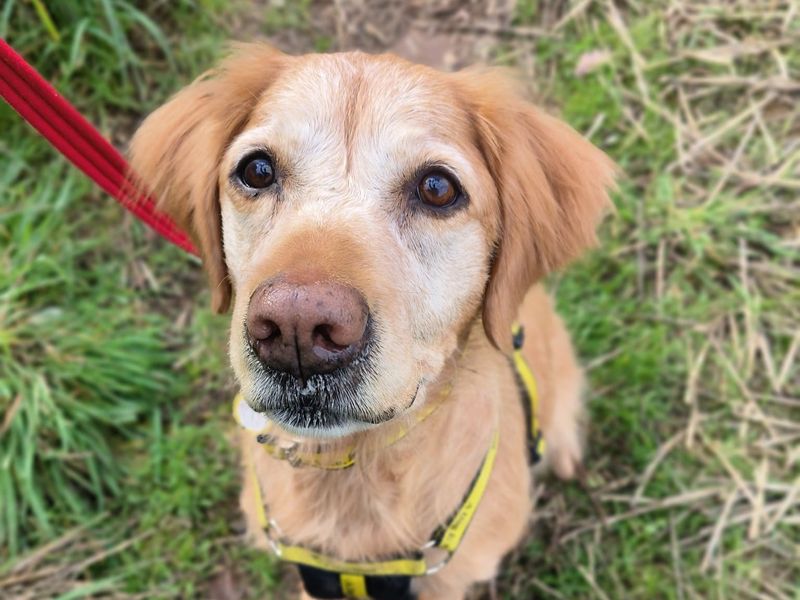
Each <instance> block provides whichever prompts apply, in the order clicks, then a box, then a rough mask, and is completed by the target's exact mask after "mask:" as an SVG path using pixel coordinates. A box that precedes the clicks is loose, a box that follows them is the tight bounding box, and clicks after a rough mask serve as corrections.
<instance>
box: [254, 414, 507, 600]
mask: <svg viewBox="0 0 800 600" xmlns="http://www.w3.org/2000/svg"><path fill="white" fill-rule="evenodd" d="M498 442H499V434H498V431H497V429H495V431H494V432H493V433H492V440H491V443H490V445H489V449H488V450H487V451H486V455H485V456H484V458H483V462H482V463H481V466H480V469H479V470H478V473H477V475H476V476H475V478H474V479H473V481H472V483H471V485H470V487H469V490H468V491H467V493H466V494H465V496H464V500H463V501H462V503H461V505H460V506H459V507H458V509H457V510H456V511H455V512H454V513H453V514H452V515H451V516H450V518H449V519H448V520H447V521H446V522H445V523H444V524H443V525H442V526H441V527H439V528H438V529H437V530H436V532H434V534H433V536H431V540H430V541H429V542H428V543H427V544H425V546H423V548H421V549H420V550H419V551H418V552H417V553H416V554H415V556H414V557H413V558H398V559H393V560H385V561H375V562H352V561H343V560H338V559H335V558H332V557H329V556H325V555H323V554H320V553H318V552H315V551H313V550H310V549H308V548H303V547H301V546H294V545H291V544H287V543H285V542H283V540H282V539H281V535H280V528H279V527H278V525H277V523H275V521H274V520H272V519H270V518H269V516H268V514H267V509H266V504H265V502H264V498H263V496H262V493H261V488H260V485H259V482H258V478H257V477H256V473H255V467H254V465H253V463H252V461H248V477H251V478H252V480H251V485H252V486H253V490H254V493H255V495H256V498H255V500H256V507H257V510H258V520H259V524H260V525H261V527H262V528H263V529H264V531H265V532H266V534H267V539H268V540H269V543H270V545H271V546H272V549H273V551H274V552H275V554H276V555H277V556H278V557H279V558H281V559H283V560H285V561H288V562H292V563H296V564H301V565H306V566H309V567H314V568H317V569H322V570H325V571H333V572H337V573H344V574H348V575H354V576H355V575H358V576H366V575H369V576H376V575H377V576H394V575H404V576H411V577H418V576H421V575H429V574H431V573H434V572H436V571H438V570H439V569H441V568H442V567H443V566H444V565H445V564H446V563H447V561H448V560H449V559H450V557H451V556H452V555H453V554H454V553H455V551H456V550H457V549H458V546H459V545H460V544H461V540H462V539H463V538H464V534H465V533H466V532H467V528H468V527H469V524H470V523H471V522H472V518H473V517H474V516H475V512H476V511H477V509H478V506H479V505H480V502H481V498H483V495H484V493H485V492H486V489H487V487H488V484H489V479H490V477H491V474H492V469H493V467H494V462H495V458H496V456H497V447H498ZM431 548H438V549H441V550H443V551H445V553H446V556H445V558H444V559H443V560H441V561H440V562H438V563H436V564H434V565H429V564H428V562H427V560H426V559H425V556H424V552H425V551H426V550H429V549H431ZM348 597H350V596H348Z"/></svg>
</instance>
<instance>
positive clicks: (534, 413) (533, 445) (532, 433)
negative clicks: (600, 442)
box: [512, 323, 546, 463]
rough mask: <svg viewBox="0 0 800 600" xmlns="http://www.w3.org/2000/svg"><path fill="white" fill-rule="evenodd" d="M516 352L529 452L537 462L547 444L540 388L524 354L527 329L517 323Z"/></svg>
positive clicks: (515, 364) (513, 356)
mask: <svg viewBox="0 0 800 600" xmlns="http://www.w3.org/2000/svg"><path fill="white" fill-rule="evenodd" d="M512 333H513V343H514V354H513V355H512V359H513V361H514V371H515V372H516V374H517V378H518V379H519V382H520V384H521V386H522V391H523V395H524V396H525V400H527V402H524V407H525V413H526V415H527V418H528V434H527V438H528V453H529V454H530V459H531V462H533V463H536V462H538V461H539V460H541V458H542V457H543V456H544V452H545V449H546V444H545V441H544V436H543V435H542V430H541V429H540V428H539V390H538V388H537V387H536V377H534V375H533V371H531V368H530V365H528V361H526V360H525V357H524V356H523V354H522V346H523V344H524V342H525V331H524V330H523V329H522V326H521V325H519V324H517V323H515V324H514V327H513V329H512Z"/></svg>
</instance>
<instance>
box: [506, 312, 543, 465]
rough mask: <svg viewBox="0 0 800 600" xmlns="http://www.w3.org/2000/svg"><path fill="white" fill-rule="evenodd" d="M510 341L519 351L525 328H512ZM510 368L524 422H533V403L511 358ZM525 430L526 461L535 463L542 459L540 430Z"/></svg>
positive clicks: (516, 350)
mask: <svg viewBox="0 0 800 600" xmlns="http://www.w3.org/2000/svg"><path fill="white" fill-rule="evenodd" d="M511 342H512V344H513V346H514V352H519V351H520V350H522V346H523V345H524V344H525V329H524V328H523V327H518V328H516V329H515V330H514V333H513V335H512V337H511ZM511 370H512V371H513V372H514V379H515V380H516V382H517V388H518V389H519V395H520V396H521V397H522V408H523V409H524V410H525V423H528V424H530V423H532V422H533V421H532V419H533V414H532V413H531V411H532V410H533V407H532V404H533V403H532V398H531V395H530V392H529V391H528V388H527V387H526V386H525V382H524V381H522V375H521V374H520V372H519V370H518V369H517V368H516V367H514V365H513V360H512V369H511ZM525 431H526V433H525V445H526V446H527V448H528V461H529V462H530V463H531V464H532V465H535V464H536V463H538V462H539V461H540V460H542V454H541V452H540V451H539V450H540V448H541V444H542V432H541V430H540V429H539V430H537V431H533V430H532V428H531V427H530V425H528V426H527V427H526V428H525Z"/></svg>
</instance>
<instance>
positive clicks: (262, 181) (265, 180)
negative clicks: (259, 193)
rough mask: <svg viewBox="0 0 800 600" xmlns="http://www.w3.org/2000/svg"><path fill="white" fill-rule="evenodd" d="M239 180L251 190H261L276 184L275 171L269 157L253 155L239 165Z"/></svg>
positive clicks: (260, 154)
mask: <svg viewBox="0 0 800 600" xmlns="http://www.w3.org/2000/svg"><path fill="white" fill-rule="evenodd" d="M238 171H239V179H240V180H241V182H242V183H243V184H245V185H246V186H247V187H249V188H253V189H256V190H261V189H264V188H268V187H269V186H271V185H272V184H273V183H274V182H275V169H274V168H273V166H272V161H271V160H270V158H269V156H267V155H266V154H264V153H261V152H260V153H258V154H253V155H251V156H248V157H247V158H245V159H244V160H243V161H242V162H241V163H239V169H238Z"/></svg>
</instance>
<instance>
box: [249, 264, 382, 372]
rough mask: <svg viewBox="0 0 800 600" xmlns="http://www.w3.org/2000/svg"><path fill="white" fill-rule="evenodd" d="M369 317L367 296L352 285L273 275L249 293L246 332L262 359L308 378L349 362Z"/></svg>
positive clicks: (363, 337) (355, 354)
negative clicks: (296, 280) (282, 277)
mask: <svg viewBox="0 0 800 600" xmlns="http://www.w3.org/2000/svg"><path fill="white" fill-rule="evenodd" d="M368 318H369V309H368V308H367V303H366V300H364V297H363V296H362V295H361V293H360V292H359V291H358V290H356V289H355V288H353V287H350V286H348V285H344V284H341V283H338V282H334V281H321V282H320V281H316V282H313V283H307V284H300V283H292V282H290V281H287V280H285V279H282V280H278V281H276V280H271V281H267V282H264V283H262V284H261V285H260V286H259V287H258V288H256V291H255V292H253V295H252V296H251V297H250V305H249V307H248V309H247V335H248V337H249V338H250V340H249V341H250V344H251V345H252V346H253V348H254V350H255V352H256V354H257V355H258V357H259V359H260V360H261V362H262V363H263V364H264V365H266V366H267V367H269V368H271V369H274V370H276V371H282V372H286V373H291V374H292V375H294V376H295V377H298V378H299V379H301V380H303V381H305V380H306V379H308V377H310V376H311V375H315V374H318V373H330V372H332V371H335V370H336V369H339V368H341V367H344V366H346V365H348V364H350V363H351V362H352V361H353V359H354V358H355V357H356V356H357V355H358V353H359V351H360V350H361V349H362V348H363V347H364V342H365V337H366V329H367V320H368Z"/></svg>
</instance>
